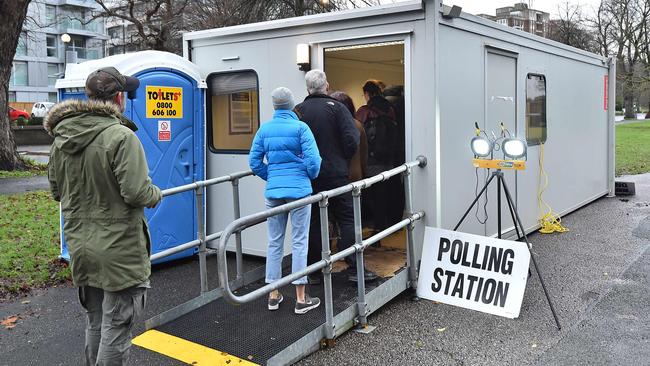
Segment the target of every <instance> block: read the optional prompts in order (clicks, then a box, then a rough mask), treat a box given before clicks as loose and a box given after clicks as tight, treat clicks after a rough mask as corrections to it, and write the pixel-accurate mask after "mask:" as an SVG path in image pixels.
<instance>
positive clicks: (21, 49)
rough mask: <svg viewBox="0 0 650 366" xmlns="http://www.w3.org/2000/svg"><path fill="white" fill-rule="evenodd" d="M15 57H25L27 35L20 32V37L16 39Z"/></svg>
mask: <svg viewBox="0 0 650 366" xmlns="http://www.w3.org/2000/svg"><path fill="white" fill-rule="evenodd" d="M16 56H27V33H25V32H21V33H20V37H18V46H17V47H16Z"/></svg>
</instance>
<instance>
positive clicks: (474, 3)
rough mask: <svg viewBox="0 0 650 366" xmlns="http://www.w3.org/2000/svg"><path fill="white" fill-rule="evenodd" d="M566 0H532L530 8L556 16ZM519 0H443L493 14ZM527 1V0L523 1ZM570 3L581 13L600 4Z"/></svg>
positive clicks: (588, 0)
mask: <svg viewBox="0 0 650 366" xmlns="http://www.w3.org/2000/svg"><path fill="white" fill-rule="evenodd" d="M565 1H566V0H532V1H531V2H532V8H533V9H537V10H541V11H545V12H547V13H550V14H551V18H557V14H558V11H557V9H558V5H559V4H563V3H565ZM516 2H520V0H443V3H445V4H446V5H458V6H460V7H462V8H463V11H464V12H466V13H471V14H481V13H483V14H490V15H495V13H496V8H500V7H504V6H512V5H513V4H515V3H516ZM523 2H525V3H528V0H525V1H523ZM569 3H570V4H578V5H580V6H582V8H583V14H584V15H588V14H591V13H592V10H591V9H592V8H596V7H597V6H598V4H600V0H569Z"/></svg>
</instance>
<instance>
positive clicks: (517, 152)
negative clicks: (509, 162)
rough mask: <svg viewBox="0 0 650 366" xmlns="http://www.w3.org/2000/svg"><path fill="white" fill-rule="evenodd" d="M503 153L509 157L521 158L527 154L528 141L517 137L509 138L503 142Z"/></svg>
mask: <svg viewBox="0 0 650 366" xmlns="http://www.w3.org/2000/svg"><path fill="white" fill-rule="evenodd" d="M501 147H502V149H503V154H504V155H505V156H506V158H509V159H520V158H523V157H525V156H526V150H527V147H526V142H524V141H523V140H519V139H516V138H507V139H505V140H503V142H502V143H501Z"/></svg>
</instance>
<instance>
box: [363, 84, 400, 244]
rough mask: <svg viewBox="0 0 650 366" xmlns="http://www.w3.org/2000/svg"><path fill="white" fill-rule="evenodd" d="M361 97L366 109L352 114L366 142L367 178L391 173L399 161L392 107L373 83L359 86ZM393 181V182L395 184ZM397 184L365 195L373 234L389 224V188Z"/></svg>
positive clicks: (388, 183)
mask: <svg viewBox="0 0 650 366" xmlns="http://www.w3.org/2000/svg"><path fill="white" fill-rule="evenodd" d="M363 96H364V98H365V100H366V105H364V106H361V107H360V108H359V110H358V111H357V113H356V118H357V120H359V121H360V122H361V123H362V124H363V126H364V128H365V130H366V137H367V139H368V163H367V174H368V176H373V175H377V174H379V173H381V172H383V171H386V170H389V169H392V168H394V167H395V164H396V162H397V160H398V157H399V152H398V149H399V139H400V138H402V137H400V136H399V126H398V125H397V121H396V116H395V110H394V109H393V106H392V104H391V103H390V102H389V101H388V100H386V98H384V96H383V94H382V91H381V87H380V86H379V85H378V84H377V82H376V81H375V80H369V81H367V82H366V83H365V84H364V85H363ZM395 180H397V181H395ZM397 183H399V177H393V178H391V179H390V180H388V181H386V182H381V183H377V184H375V185H373V186H371V187H370V188H369V189H368V192H367V193H366V195H367V197H368V199H367V202H370V203H371V205H372V207H370V218H371V219H372V222H373V226H374V230H375V232H379V231H381V230H384V229H386V228H388V227H389V226H390V224H391V222H390V217H391V216H392V215H390V212H389V210H390V204H389V202H390V196H391V194H393V193H392V189H391V187H393V186H395V185H396V184H397Z"/></svg>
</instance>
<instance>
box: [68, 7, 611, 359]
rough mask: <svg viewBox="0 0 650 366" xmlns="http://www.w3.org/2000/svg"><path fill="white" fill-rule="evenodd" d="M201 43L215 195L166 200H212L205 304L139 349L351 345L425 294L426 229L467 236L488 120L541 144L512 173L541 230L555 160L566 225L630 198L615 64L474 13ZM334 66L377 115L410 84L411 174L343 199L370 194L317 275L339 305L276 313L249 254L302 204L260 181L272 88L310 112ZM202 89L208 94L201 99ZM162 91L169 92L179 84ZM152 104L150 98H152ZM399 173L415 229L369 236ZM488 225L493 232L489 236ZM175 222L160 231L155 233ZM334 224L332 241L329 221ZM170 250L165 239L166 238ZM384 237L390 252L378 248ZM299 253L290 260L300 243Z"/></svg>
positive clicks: (392, 18)
mask: <svg viewBox="0 0 650 366" xmlns="http://www.w3.org/2000/svg"><path fill="white" fill-rule="evenodd" d="M183 46H184V57H185V58H186V59H187V61H186V62H187V63H186V65H187V68H188V69H189V68H191V67H190V66H189V65H190V64H191V65H193V66H192V67H194V68H195V72H194V73H190V72H182V73H179V75H180V76H182V77H183V78H184V80H186V81H184V82H186V83H187V84H184V85H187V89H183V116H190V115H192V116H193V118H195V119H194V121H193V125H194V126H195V127H194V129H192V132H193V133H194V136H193V139H192V141H193V142H194V144H195V145H194V150H193V151H194V154H192V155H191V156H192V158H193V159H194V160H193V162H194V164H190V167H192V168H190V170H191V169H194V170H193V171H192V172H193V173H194V179H195V181H196V182H198V183H196V185H192V184H190V185H189V186H183V187H185V188H182V187H181V188H178V189H175V188H172V189H167V190H166V194H167V196H166V198H165V199H164V200H163V204H162V206H160V207H159V208H158V210H159V211H161V210H171V211H172V213H171V214H170V215H172V217H173V219H170V220H176V219H180V217H181V215H180V214H178V213H177V212H176V211H175V210H176V207H174V206H173V205H171V203H166V200H168V198H167V197H173V196H174V195H175V194H181V195H186V196H187V199H188V202H189V200H190V199H191V192H189V191H187V190H188V189H189V190H195V189H196V194H197V196H196V199H195V201H194V202H195V203H196V202H198V203H199V204H200V203H201V202H203V199H204V198H203V195H202V194H203V190H202V189H203V188H204V187H205V210H203V209H201V207H200V206H199V207H198V209H197V207H196V206H194V208H195V209H197V216H198V217H197V216H194V215H191V217H193V219H192V220H194V222H195V223H196V224H197V225H198V227H192V230H194V229H196V231H198V235H199V238H198V240H196V239H197V236H196V235H189V234H188V235H186V236H183V238H185V237H187V241H189V242H188V243H186V244H183V246H182V248H196V247H197V246H199V247H200V248H201V249H200V250H199V256H200V261H199V265H200V268H201V270H200V274H201V294H200V295H199V296H198V297H196V298H194V299H192V300H190V301H188V302H186V303H184V304H180V305H178V306H176V307H174V308H172V309H169V310H168V311H165V312H164V313H162V314H159V315H157V316H155V317H153V318H151V319H149V320H147V321H146V323H145V325H146V328H147V329H148V331H147V332H145V333H143V334H142V335H140V336H139V337H136V339H135V340H134V344H137V345H139V346H141V347H145V348H148V349H151V350H153V351H156V352H160V353H163V354H165V355H167V356H170V357H174V358H178V359H180V360H182V361H185V362H188V363H192V362H197V359H196V357H198V355H205V357H207V359H209V360H211V361H213V362H214V361H215V360H220V362H222V363H227V362H233V361H234V362H239V363H245V364H247V363H257V364H289V363H293V362H295V361H297V360H299V359H300V358H302V357H304V356H306V355H308V354H310V353H312V352H314V351H316V350H318V349H319V347H321V346H323V345H333V344H334V339H335V338H336V337H337V336H339V335H341V334H342V333H343V332H345V331H346V330H348V329H351V328H352V327H354V326H356V325H360V326H361V327H360V330H361V331H368V330H370V329H371V328H369V327H367V323H368V319H367V316H368V315H370V314H372V313H373V312H375V311H377V309H379V308H380V307H381V306H383V305H384V304H386V303H387V302H388V301H390V300H391V299H392V298H394V297H395V296H397V295H398V294H400V293H402V292H404V291H405V290H407V289H409V288H411V289H414V288H416V286H417V265H418V262H419V261H420V258H421V253H422V247H423V242H424V232H425V227H440V228H447V229H451V228H453V226H454V224H456V222H458V220H459V219H460V217H461V216H462V215H463V213H464V212H465V210H466V209H467V207H468V206H469V205H470V203H471V202H472V200H473V199H474V198H475V197H476V195H477V192H478V189H479V188H478V187H480V186H481V185H482V184H483V183H484V179H485V178H486V177H487V174H488V173H487V171H485V170H484V169H478V170H477V169H475V168H474V167H473V165H472V158H473V157H474V155H473V153H472V151H471V150H470V140H471V139H472V137H474V136H475V128H474V126H475V123H477V124H478V125H479V127H480V128H482V129H483V130H485V131H487V133H488V135H489V134H491V131H494V133H495V134H496V135H499V134H500V133H501V127H500V126H501V123H503V125H504V126H505V127H506V128H507V129H508V130H509V131H510V133H511V134H512V135H515V136H517V137H519V138H522V139H525V140H526V141H527V142H528V155H527V162H526V169H525V170H523V171H505V172H504V175H505V179H506V180H507V182H508V185H509V187H510V190H511V191H512V193H513V199H514V200H515V202H516V206H517V209H518V211H519V214H520V215H521V218H522V221H523V226H524V227H525V228H526V230H527V231H528V232H530V231H532V230H534V229H536V228H537V227H538V217H539V208H538V190H539V187H538V180H539V179H540V174H541V172H542V166H540V164H539V162H540V160H541V158H542V151H543V161H544V165H543V170H544V171H545V172H546V174H547V175H548V179H549V185H548V188H547V189H546V191H545V192H544V200H545V201H546V202H547V203H548V204H549V205H550V206H551V207H552V208H553V209H554V210H555V211H556V212H558V213H559V214H562V215H563V214H566V213H568V212H571V211H572V210H575V209H577V208H579V207H581V206H583V205H586V204H588V203H589V202H591V201H593V200H595V199H597V198H599V197H602V196H604V195H607V194H613V192H614V181H613V179H614V159H613V158H614V156H613V154H614V150H613V148H614V129H613V122H614V91H615V89H614V80H615V64H614V63H613V62H612V61H610V60H608V59H605V58H603V57H600V56H598V55H594V54H591V53H588V52H584V51H581V50H577V49H574V48H571V47H568V46H566V45H562V44H559V43H556V42H553V41H549V40H547V39H543V38H540V37H537V36H534V35H531V34H528V33H524V32H521V31H518V30H515V29H512V28H508V27H505V26H502V25H499V24H497V23H494V22H491V21H488V20H485V19H482V18H479V17H476V16H473V15H469V14H464V13H461V12H459V11H458V9H457V8H452V7H449V6H442V4H440V2H439V1H434V0H425V1H410V2H401V3H398V4H392V5H383V6H377V7H371V8H363V9H355V10H349V11H341V12H334V13H327V14H319V15H311V16H305V17H298V18H292V19H285V20H277V21H270V22H263V23H257V24H248V25H241V26H235V27H227V28H220V29H212V30H205V31H198V32H191V33H187V34H185V35H184V37H183ZM139 60H140V61H139V62H143V63H146V62H148V61H147V60H146V59H144V58H141V59H139ZM316 68H318V69H322V70H324V71H325V72H326V73H327V75H328V81H329V83H330V88H331V89H332V90H341V91H344V92H346V93H348V94H350V95H351V97H352V99H353V100H354V103H355V105H356V107H357V108H358V107H360V106H362V105H364V104H365V100H364V98H363V94H362V90H361V88H362V86H363V84H364V83H365V82H366V80H368V79H378V80H381V81H383V82H384V83H385V84H386V85H388V86H395V87H397V89H400V87H401V88H402V89H403V102H404V115H403V129H402V130H403V132H402V133H403V136H399V137H400V139H402V141H403V144H401V146H403V147H404V151H403V154H404V156H405V159H404V160H405V162H406V164H404V165H401V166H399V167H397V168H395V169H392V170H390V171H387V172H385V173H384V174H383V175H378V176H374V177H369V178H366V179H365V180H364V181H363V182H362V183H361V184H357V185H354V186H346V187H342V188H341V189H338V190H334V191H331V192H329V193H328V194H330V195H331V196H334V195H338V194H342V193H345V192H351V191H352V192H353V197H356V198H353V199H354V200H355V228H356V232H355V236H356V244H355V247H354V248H353V250H354V251H353V252H346V251H343V252H344V253H329V251H328V250H327V249H326V248H324V249H323V254H322V255H323V260H322V261H321V262H319V263H320V264H317V267H314V268H313V269H314V271H311V272H310V273H314V272H315V271H320V270H321V269H323V272H324V281H323V282H324V285H323V286H312V289H311V290H310V291H312V294H315V295H316V296H319V297H320V298H321V300H323V303H322V306H321V307H320V308H319V309H318V310H317V311H312V312H310V313H309V314H307V315H304V316H297V315H295V314H293V310H292V309H291V308H292V307H293V300H292V299H290V298H289V297H290V296H292V292H293V291H292V290H291V289H287V290H285V291H284V296H285V297H286V300H287V303H286V304H283V306H281V307H280V310H279V311H277V312H272V313H270V312H268V311H267V310H266V299H265V296H266V294H268V292H270V291H271V289H272V288H270V287H269V286H271V285H266V286H264V284H262V283H260V282H259V281H258V280H259V279H261V278H263V276H264V268H263V267H261V268H258V269H253V270H251V271H249V272H246V273H244V272H243V264H242V261H243V260H242V255H241V254H242V253H243V254H248V255H254V256H264V255H265V247H266V241H267V239H266V232H265V225H264V221H265V219H266V218H268V217H269V216H270V215H272V214H273V213H278V212H280V211H282V210H284V211H282V212H286V210H288V209H289V208H290V207H289V206H290V205H289V206H287V205H285V206H287V207H284V206H281V207H279V208H276V209H274V210H275V211H265V207H264V199H263V191H264V182H263V181H262V180H261V179H259V178H256V177H252V176H250V173H249V172H247V171H248V152H249V148H250V145H251V142H252V139H253V137H254V135H255V132H256V131H257V129H258V128H259V125H260V123H261V122H263V121H265V120H268V119H270V118H271V116H272V113H273V107H272V103H271V98H270V93H271V91H272V90H273V89H274V88H276V87H279V86H285V87H288V88H290V89H291V90H292V91H293V92H294V94H295V96H296V98H297V99H299V100H300V99H303V98H304V97H305V96H306V94H307V92H306V88H305V80H304V76H305V72H306V71H307V70H309V69H316ZM118 69H119V70H120V71H122V72H124V70H122V69H121V68H120V67H118ZM67 74H68V73H66V78H67ZM199 75H200V76H199ZM136 76H138V75H136ZM202 80H204V81H205V89H201V88H202V85H203V81H202ZM608 80H609V83H608ZM161 82H162V81H160V82H158V81H157V82H155V83H153V82H152V83H151V85H153V86H161V85H162V84H160V83H161ZM143 84H144V85H149V83H148V82H145V83H143ZM57 86H58V84H57ZM75 87H77V88H78V87H79V85H77V86H75ZM147 87H148V86H147ZM141 89H143V88H141ZM186 90H187V91H186ZM190 91H192V92H190ZM145 92H146V91H145V90H144V89H143V90H138V93H140V94H139V95H141V96H142V98H144V96H145V95H146V94H145ZM201 92H204V98H201V97H200V96H199V95H200V93H201ZM188 94H189V95H193V96H194V97H193V98H194V99H193V100H192V102H191V103H192V104H186V101H189V99H186V95H188ZM203 102H204V103H203ZM134 103H135V102H134ZM172 109H173V108H172ZM167 110H169V108H167V109H165V112H164V114H165V115H164V116H158V115H156V116H152V118H142V117H140V118H142V120H141V122H140V124H142V125H146V126H145V129H147V128H152V129H153V130H152V133H149V134H148V135H143V136H142V137H141V139H143V144H144V145H145V152H146V153H147V155H148V159H150V160H149V162H150V165H151V166H155V164H152V162H153V163H155V162H157V161H158V157H157V156H158V154H159V152H158V150H159V149H160V147H156V146H154V145H155V144H151V143H148V142H146V141H147V139H149V140H151V139H153V137H152V136H156V138H155V139H154V140H156V141H158V140H159V133H160V131H161V129H160V122H161V121H166V120H171V121H172V122H171V129H172V130H171V141H172V142H173V141H174V139H176V138H177V137H178V136H179V135H178V134H177V133H175V130H174V128H175V120H174V119H170V118H167V117H168V115H166V113H167ZM204 112H205V118H204V119H201V118H203V113H204ZM128 113H129V112H128V111H127V115H128ZM133 117H134V118H135V117H137V116H133ZM197 121H201V122H203V121H204V123H201V122H197ZM153 132H155V133H153ZM139 136H140V135H139ZM161 143H163V142H161ZM164 143H169V141H164ZM542 149H543V150H542ZM150 154H152V155H153V157H151V158H150V157H149V155H150ZM497 154H498V152H497ZM203 164H204V166H203ZM186 167H187V166H186V165H183V164H180V165H179V166H176V167H175V168H174V169H177V170H178V169H180V171H181V172H182V171H183V169H184V168H186ZM203 168H204V170H203V171H201V170H200V169H203ZM200 172H204V178H203V177H202V176H201V174H199V173H200ZM174 174H176V173H174ZM184 176H185V177H187V179H185V180H181V181H178V183H177V184H176V185H183V184H186V183H188V182H191V178H190V177H189V176H187V174H186V175H184ZM390 176H400V177H401V178H400V179H403V180H402V181H403V184H404V190H405V202H406V203H405V210H404V211H405V212H404V219H403V220H402V221H399V222H397V223H395V225H393V226H391V227H390V228H389V229H386V230H384V231H382V232H381V233H378V234H374V235H372V233H370V234H369V233H362V231H361V218H360V217H359V216H360V203H359V198H358V197H361V196H363V193H364V192H365V187H366V186H368V185H373V184H381V181H383V180H385V179H387V178H388V177H390ZM202 179H207V182H206V181H202ZM154 182H155V180H154ZM174 183H176V182H174ZM222 183H223V184H222ZM172 186H173V184H169V185H167V186H165V187H172ZM188 187H189V188H188ZM495 189H496V188H495V187H494V186H493V187H491V188H490V191H489V192H488V195H487V197H489V199H488V200H487V203H486V201H485V200H484V199H483V200H481V210H480V211H479V212H478V213H476V215H477V216H478V218H476V217H475V215H470V216H469V219H467V220H466V221H465V222H464V224H463V226H461V227H460V229H459V230H461V231H465V232H469V233H474V234H480V235H484V236H493V235H495V234H496V231H497V222H496V221H497V220H496V216H497V215H496V214H495V211H496V202H495V201H496V200H495V198H494V196H495V195H496V192H495ZM179 192H184V193H179ZM170 202H171V201H170ZM296 202H297V203H295V205H296V207H297V206H298V205H306V204H319V203H320V207H321V208H320V214H321V217H327V210H328V209H327V205H326V203H327V197H325V196H323V195H315V196H312V197H307V198H305V199H303V200H300V201H296ZM483 204H486V205H487V206H486V209H485V211H484V210H483V209H482V205H483ZM506 210H507V209H506ZM486 212H487V217H485V213H486ZM187 213H188V214H189V209H188V211H187ZM507 217H509V216H508V215H504V223H503V227H504V228H505V230H506V231H509V230H512V229H511V228H512V226H513V224H512V222H511V221H508V220H509V219H508V218H507ZM479 219H486V222H485V224H482V223H480V222H479ZM204 221H205V222H204ZM204 223H205V230H204V228H203V224H204ZM161 225H164V223H163V222H159V223H157V224H156V223H154V224H153V225H152V229H151V230H152V233H154V232H155V231H156V230H158V229H159V228H160V227H161ZM320 229H321V235H322V237H325V238H327V235H329V234H330V233H329V231H328V230H329V228H328V226H327V225H324V226H321V228H320ZM160 230H162V231H164V230H166V229H160ZM202 232H203V233H202ZM405 233H406V235H405ZM168 235H169V236H170V237H171V236H172V235H175V234H174V233H172V234H168ZM368 235H372V236H368ZM331 236H335V235H331ZM362 236H363V238H362ZM163 237H164V236H163ZM157 238H158V239H157ZM160 238H161V236H158V237H156V236H155V234H154V240H160ZM174 238H176V239H179V240H177V241H176V243H181V242H183V241H182V240H180V239H181V237H180V236H174ZM380 240H381V248H378V249H376V248H370V247H369V246H370V245H371V244H374V243H376V242H377V241H380ZM286 242H287V243H286V244H287V246H286V248H285V253H286V254H287V255H288V254H289V253H290V250H289V248H290V243H289V240H286ZM206 247H207V248H213V249H216V250H217V255H216V257H217V263H218V268H217V271H218V279H219V286H218V287H217V288H215V289H213V290H209V289H208V286H207V276H208V275H209V276H210V278H214V274H213V273H207V272H206V271H207V270H206V267H205V262H206V257H205V248H206ZM227 251H231V252H232V251H235V252H236V253H237V255H236V262H237V263H236V271H235V268H230V270H229V268H228V264H230V265H231V267H235V266H234V265H233V263H232V262H233V260H235V258H233V256H232V254H230V255H227ZM168 253H169V252H168ZM330 254H331V256H330ZM344 255H357V259H359V258H364V260H365V261H366V264H367V265H368V266H369V267H370V268H371V269H373V270H376V271H378V272H380V274H381V277H382V279H380V280H379V281H375V282H373V283H369V284H367V285H364V281H359V283H358V284H357V285H350V283H349V282H348V281H347V280H346V279H345V278H342V277H340V276H337V275H336V274H333V275H332V274H330V270H329V267H330V265H331V264H332V263H333V267H334V268H332V270H331V272H337V266H338V264H340V263H341V261H338V262H336V261H337V260H340V259H342V256H344ZM210 260H212V259H210ZM235 272H236V274H235ZM290 280H291V278H290V277H288V276H285V277H284V278H283V279H282V280H280V282H281V283H282V284H283V285H286V284H288V283H289V282H290ZM551 292H552V289H551ZM225 300H227V301H225ZM289 300H291V301H289ZM230 303H235V304H239V306H233V305H231V304H230ZM174 345H177V346H178V347H179V348H180V351H179V350H175V349H174V347H175V346H174ZM197 347H198V348H197ZM206 347H207V348H206ZM183 350H184V351H185V352H183ZM188 350H189V351H188ZM188 355H191V356H188ZM351 362H354V361H352V360H351Z"/></svg>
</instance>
